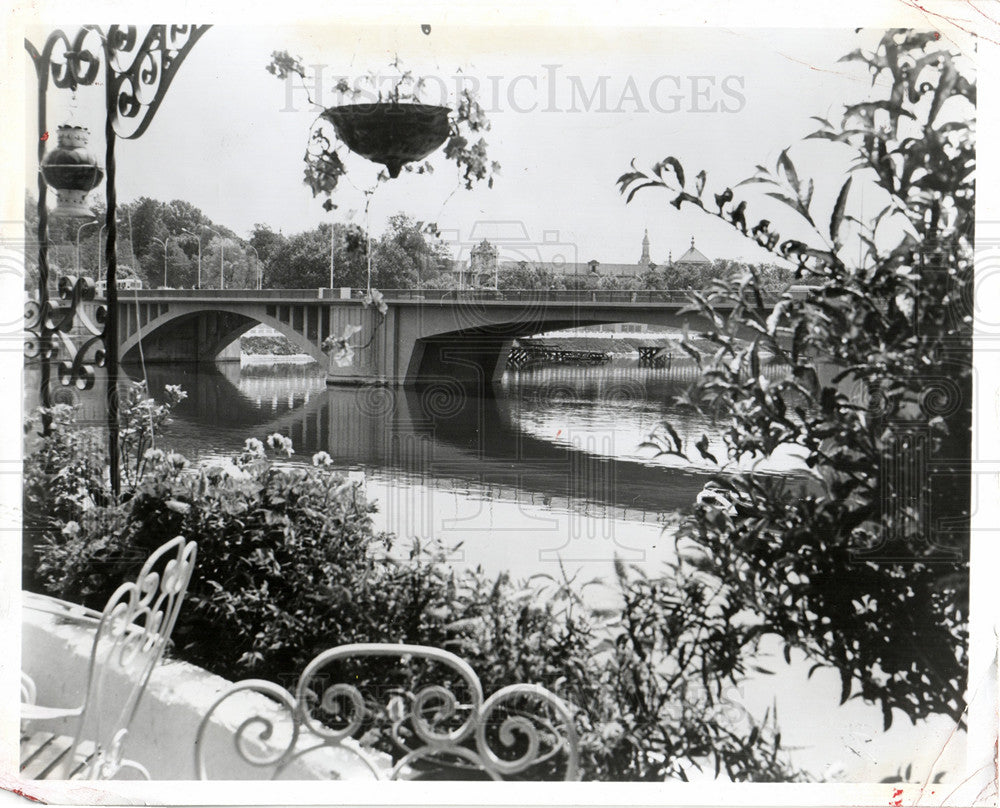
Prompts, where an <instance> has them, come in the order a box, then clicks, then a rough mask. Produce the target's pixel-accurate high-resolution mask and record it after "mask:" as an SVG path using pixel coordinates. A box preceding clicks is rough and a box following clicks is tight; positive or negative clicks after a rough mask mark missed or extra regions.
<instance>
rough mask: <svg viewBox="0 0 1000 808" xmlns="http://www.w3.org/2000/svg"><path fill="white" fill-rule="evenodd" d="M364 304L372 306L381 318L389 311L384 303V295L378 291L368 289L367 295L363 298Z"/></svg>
mask: <svg viewBox="0 0 1000 808" xmlns="http://www.w3.org/2000/svg"><path fill="white" fill-rule="evenodd" d="M364 304H365V305H366V306H374V307H375V308H376V309H378V312H379V314H381V315H383V316H384V315H385V313H386V312H387V311H389V305H388V304H387V303H386V302H385V295H383V294H382V293H381V292H380V291H379V290H378V289H370V290H369V291H368V294H367V295H365V298H364Z"/></svg>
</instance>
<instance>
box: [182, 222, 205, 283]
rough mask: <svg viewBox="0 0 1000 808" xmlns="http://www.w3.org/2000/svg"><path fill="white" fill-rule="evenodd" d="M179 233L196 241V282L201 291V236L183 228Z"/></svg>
mask: <svg viewBox="0 0 1000 808" xmlns="http://www.w3.org/2000/svg"><path fill="white" fill-rule="evenodd" d="M181 232H182V233H187V234H188V235H189V236H194V237H195V238H196V239H198V282H197V287H198V288H199V289H201V235H200V234H198V233H193V232H192V231H190V230H187V229H185V228H181Z"/></svg>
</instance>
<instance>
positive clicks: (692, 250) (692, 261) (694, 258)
mask: <svg viewBox="0 0 1000 808" xmlns="http://www.w3.org/2000/svg"><path fill="white" fill-rule="evenodd" d="M667 265H668V266H675V264H674V262H673V261H668V264H667ZM677 265H687V266H695V267H710V266H712V262H711V260H709V259H708V258H706V257H705V254H704V253H702V252H701V251H700V250H699V249H698V248H697V247H695V246H694V236H691V246H690V247H689V248H688V251H687V252H686V253H684V255H682V256H681V257H680V258H678V259H677Z"/></svg>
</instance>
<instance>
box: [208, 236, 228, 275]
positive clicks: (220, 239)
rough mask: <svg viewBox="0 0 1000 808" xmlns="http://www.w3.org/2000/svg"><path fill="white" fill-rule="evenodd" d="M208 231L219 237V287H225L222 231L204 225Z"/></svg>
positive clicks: (224, 247) (224, 252)
mask: <svg viewBox="0 0 1000 808" xmlns="http://www.w3.org/2000/svg"><path fill="white" fill-rule="evenodd" d="M205 230H207V231H208V232H209V233H215V235H217V236H218V237H219V288H220V289H225V288H226V275H225V267H226V242H225V241H224V240H223V238H222V233H220V232H219V231H218V230H213V229H212V228H211V227H205Z"/></svg>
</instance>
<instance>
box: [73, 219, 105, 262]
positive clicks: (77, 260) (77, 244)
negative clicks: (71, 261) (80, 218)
mask: <svg viewBox="0 0 1000 808" xmlns="http://www.w3.org/2000/svg"><path fill="white" fill-rule="evenodd" d="M92 224H97V219H96V218H95V219H94V220H93V221H92V222H84V223H83V224H81V225H80V226H79V227H78V228H76V274H77V275H79V274H80V231H81V230H83V228H85V227H87V226H89V225H92ZM98 241H100V239H98Z"/></svg>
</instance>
